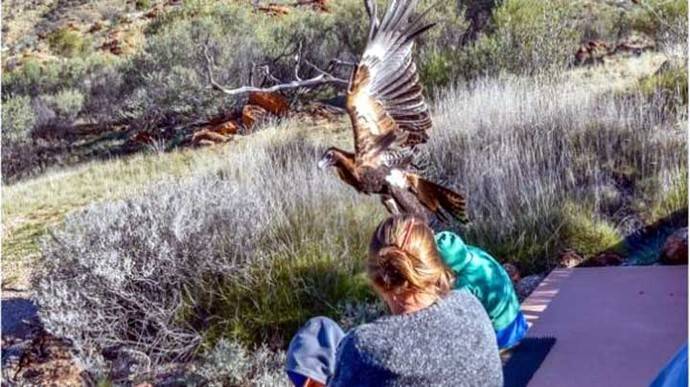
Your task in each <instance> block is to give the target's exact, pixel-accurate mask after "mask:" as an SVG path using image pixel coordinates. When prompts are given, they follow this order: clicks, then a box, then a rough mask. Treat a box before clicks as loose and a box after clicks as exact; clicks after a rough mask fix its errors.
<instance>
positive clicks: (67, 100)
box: [43, 89, 84, 121]
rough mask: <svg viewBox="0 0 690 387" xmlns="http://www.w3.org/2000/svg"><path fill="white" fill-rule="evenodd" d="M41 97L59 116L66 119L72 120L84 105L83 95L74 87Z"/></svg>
mask: <svg viewBox="0 0 690 387" xmlns="http://www.w3.org/2000/svg"><path fill="white" fill-rule="evenodd" d="M43 99H44V101H45V102H46V103H47V104H48V105H49V106H50V107H51V108H52V109H53V110H54V111H55V113H56V114H57V115H58V116H59V117H60V118H63V119H65V120H67V121H72V120H74V119H75V118H76V117H77V115H78V114H79V112H80V111H81V109H82V107H83V106H84V95H83V94H82V93H81V92H80V91H79V90H75V89H66V90H63V91H61V92H59V93H57V94H53V95H47V96H44V97H43Z"/></svg>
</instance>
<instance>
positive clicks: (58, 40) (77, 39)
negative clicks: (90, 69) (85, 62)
mask: <svg viewBox="0 0 690 387" xmlns="http://www.w3.org/2000/svg"><path fill="white" fill-rule="evenodd" d="M48 44H49V45H50V48H51V49H52V50H53V52H55V53H56V54H58V55H62V56H66V57H74V56H78V55H84V54H86V53H87V52H88V51H89V50H90V49H91V42H90V41H89V40H88V39H85V38H84V36H82V34H81V33H80V32H79V31H74V30H71V29H69V28H60V29H58V30H56V31H54V32H53V33H52V34H51V35H50V36H49V37H48Z"/></svg>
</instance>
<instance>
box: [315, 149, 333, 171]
mask: <svg viewBox="0 0 690 387" xmlns="http://www.w3.org/2000/svg"><path fill="white" fill-rule="evenodd" d="M336 152H337V151H336V149H335V148H328V150H326V152H324V153H323V156H321V158H320V159H319V163H318V164H317V165H318V166H319V169H322V170H323V169H326V168H328V167H332V166H334V165H335V163H336Z"/></svg>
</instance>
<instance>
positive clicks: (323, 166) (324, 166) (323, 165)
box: [317, 159, 330, 171]
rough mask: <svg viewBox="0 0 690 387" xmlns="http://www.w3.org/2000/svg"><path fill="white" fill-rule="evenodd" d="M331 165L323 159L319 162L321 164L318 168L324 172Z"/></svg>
mask: <svg viewBox="0 0 690 387" xmlns="http://www.w3.org/2000/svg"><path fill="white" fill-rule="evenodd" d="M329 164H330V163H329V162H328V160H326V159H321V160H319V163H318V164H317V166H318V167H319V169H320V170H322V171H323V170H326V168H328V166H329Z"/></svg>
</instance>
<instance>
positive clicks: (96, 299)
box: [35, 130, 383, 371]
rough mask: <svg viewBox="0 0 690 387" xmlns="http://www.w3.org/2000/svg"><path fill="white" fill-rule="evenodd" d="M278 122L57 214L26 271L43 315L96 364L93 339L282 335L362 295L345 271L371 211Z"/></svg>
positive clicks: (190, 349)
mask: <svg viewBox="0 0 690 387" xmlns="http://www.w3.org/2000/svg"><path fill="white" fill-rule="evenodd" d="M285 134H286V133H285V132H284V131H280V130H277V131H276V132H275V133H273V134H272V135H271V136H270V138H268V139H267V140H265V141H258V140H257V141H256V142H254V141H253V142H252V144H251V151H249V150H244V151H240V152H237V154H235V155H232V156H230V157H229V160H228V163H227V165H222V166H221V168H220V169H219V171H218V173H216V174H214V175H211V176H203V177H196V178H192V179H191V180H189V181H184V182H179V183H178V182H174V183H172V182H171V183H166V184H163V185H161V186H159V187H155V188H153V189H152V190H151V191H150V192H148V193H147V194H146V195H145V196H143V197H137V198H133V199H130V200H126V201H122V202H113V203H108V204H105V205H94V206H91V207H89V208H87V209H86V210H84V211H81V212H78V213H75V214H73V215H72V216H70V217H68V218H67V219H66V221H65V227H64V228H63V229H62V230H60V231H57V232H55V233H54V235H53V236H52V237H51V238H49V239H47V240H46V244H45V246H44V248H43V250H44V257H43V259H42V262H44V263H45V265H43V264H42V265H41V266H40V269H39V270H38V271H37V273H35V274H36V277H35V278H36V281H35V289H36V299H37V301H38V304H39V305H40V307H41V310H42V320H43V322H44V324H45V325H46V327H48V329H50V330H51V331H54V332H55V333H57V334H59V335H61V336H65V337H69V338H71V339H73V340H74V341H75V344H76V348H78V349H79V350H80V352H81V353H80V354H81V356H82V357H83V359H84V361H85V362H86V363H87V364H88V365H89V366H90V367H91V368H92V369H94V370H101V371H103V370H104V369H105V368H104V367H103V364H104V363H103V355H102V351H104V350H106V352H107V350H112V348H118V346H125V347H133V348H132V349H136V350H137V351H142V352H144V353H145V354H146V355H147V356H148V357H149V358H150V359H151V360H152V361H153V363H154V364H157V363H158V362H160V361H164V360H165V361H170V360H174V359H178V360H179V359H187V358H189V356H191V355H193V354H194V353H195V351H196V350H197V349H198V348H199V346H201V345H204V344H207V345H214V343H216V342H217V341H218V340H219V339H220V338H222V337H229V338H232V339H235V340H241V342H243V343H245V344H246V345H255V344H257V343H261V342H264V343H269V344H270V343H272V347H271V348H273V349H275V348H280V347H282V346H283V345H285V343H286V340H288V339H289V334H290V332H292V331H294V330H295V329H296V328H297V327H298V326H299V325H300V324H301V323H303V321H304V320H305V319H306V318H308V317H309V316H312V315H315V314H326V315H330V316H333V317H335V318H338V317H339V316H340V315H341V314H343V313H344V311H345V310H346V309H345V304H346V303H348V302H350V303H352V302H361V301H365V300H367V299H369V298H370V297H371V294H370V293H369V290H368V287H367V285H366V282H365V281H362V280H361V279H360V278H358V277H356V276H355V274H357V273H359V272H360V271H361V262H362V258H363V255H364V251H365V248H366V241H367V239H368V237H369V234H370V233H371V232H372V230H373V226H374V225H375V223H376V220H377V219H378V218H380V216H382V214H383V213H382V210H381V209H380V208H378V207H379V205H378V203H376V202H375V201H374V199H370V200H369V201H367V200H365V201H362V198H360V197H358V195H356V194H355V193H354V192H352V191H351V190H347V189H343V188H345V187H342V186H341V185H340V183H338V182H337V181H336V179H335V177H331V178H329V177H328V176H327V175H325V174H323V173H321V172H319V171H318V169H316V168H314V167H313V166H314V165H315V164H314V163H315V162H316V160H317V157H318V156H320V152H319V151H317V148H314V147H313V146H310V145H309V144H308V143H305V142H303V141H300V140H299V139H296V140H294V142H288V143H287V144H286V143H284V139H281V137H283V136H285ZM295 182H300V184H295ZM372 214H379V216H373V215H372ZM74 281H76V282H74ZM77 282H78V283H79V284H80V285H79V289H80V290H77V289H74V288H73V285H74V284H75V283H77ZM135 342H138V343H139V344H134V343H135Z"/></svg>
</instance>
